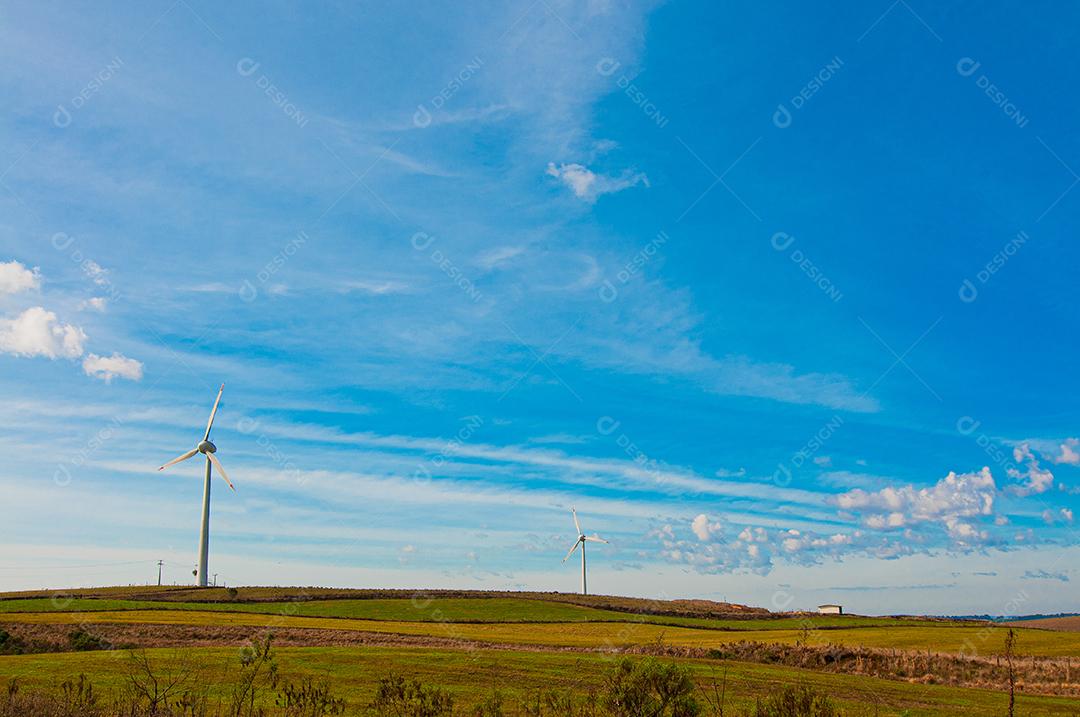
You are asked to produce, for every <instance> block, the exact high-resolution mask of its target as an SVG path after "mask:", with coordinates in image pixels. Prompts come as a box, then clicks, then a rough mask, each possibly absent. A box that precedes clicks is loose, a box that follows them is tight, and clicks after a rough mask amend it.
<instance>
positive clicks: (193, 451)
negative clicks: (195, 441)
mask: <svg viewBox="0 0 1080 717" xmlns="http://www.w3.org/2000/svg"><path fill="white" fill-rule="evenodd" d="M198 452H199V449H198V448H192V449H191V450H190V451H188V452H187V453H185V454H184V455H182V456H177V457H176V458H173V459H172V460H171V461H169V462H168V463H166V464H165V465H163V466H161V467H160V468H158V470H159V471H163V470H165V469H166V468H168V467H169V466H171V465H174V464H176V463H179V462H180V461H186V460H187V459H188V458H191V457H192V456H193V455H195V454H196V453H198Z"/></svg>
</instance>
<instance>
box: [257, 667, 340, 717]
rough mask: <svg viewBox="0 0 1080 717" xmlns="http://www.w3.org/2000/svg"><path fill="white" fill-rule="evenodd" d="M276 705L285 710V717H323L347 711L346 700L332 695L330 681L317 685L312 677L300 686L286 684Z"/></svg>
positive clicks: (302, 681) (305, 679)
mask: <svg viewBox="0 0 1080 717" xmlns="http://www.w3.org/2000/svg"><path fill="white" fill-rule="evenodd" d="M274 704H276V705H277V706H278V707H284V708H285V709H284V712H283V714H284V717H323V715H339V714H341V713H342V712H344V711H345V700H340V699H337V698H335V697H333V696H332V695H331V694H330V683H329V682H328V681H326V680H322V681H321V682H317V683H316V682H313V681H312V679H311V678H310V677H305V678H304V679H303V680H301V682H300V684H298V685H293V684H291V683H286V684H285V686H284V687H282V688H281V692H279V693H278V695H277V699H276V700H275V701H274Z"/></svg>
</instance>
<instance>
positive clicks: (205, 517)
mask: <svg viewBox="0 0 1080 717" xmlns="http://www.w3.org/2000/svg"><path fill="white" fill-rule="evenodd" d="M224 390H225V384H221V388H220V389H218V394H217V398H216V399H214V407H213V408H212V409H211V410H210V420H209V421H207V422H206V433H205V434H204V435H203V439H202V440H201V441H199V445H197V446H195V447H194V448H192V449H191V450H190V451H188V452H187V453H185V454H183V455H181V456H177V457H176V458H173V459H172V460H171V461H169V462H168V463H166V464H165V465H163V466H161V467H160V468H158V470H159V471H163V470H165V469H166V468H168V467H169V466H171V465H175V464H176V463H179V462H180V461H186V460H187V459H188V458H191V457H192V456H194V455H195V454H196V453H202V454H204V455H205V456H206V480H205V482H204V483H203V497H202V529H201V530H200V532H199V567H198V571H197V574H198V579H199V587H206V585H207V575H208V573H207V563H208V558H209V553H210V469H211V467H213V468H217V471H218V473H220V474H221V477H222V478H224V479H225V482H226V483H228V484H229V487H230V488H232V490H233V492H235V491H236V488H235V487H233V484H232V481H230V480H229V476H228V475H226V473H225V468H224V467H223V466H222V465H221V461H219V460H218V458H217V456H215V455H214V453H216V452H217V446H215V445H214V444H213V443H211V442H210V429H211V428H213V427H214V416H216V415H217V409H218V404H219V403H221V393H222V392H223V391H224Z"/></svg>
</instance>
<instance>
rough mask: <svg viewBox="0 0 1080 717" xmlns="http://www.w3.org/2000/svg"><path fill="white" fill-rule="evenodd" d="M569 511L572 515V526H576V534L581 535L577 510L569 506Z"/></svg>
mask: <svg viewBox="0 0 1080 717" xmlns="http://www.w3.org/2000/svg"><path fill="white" fill-rule="evenodd" d="M570 512H571V513H573V515H574V527H575V528H577V534H578V535H581V523H579V522H578V519H577V511H576V510H574V509H573V508H571V509H570Z"/></svg>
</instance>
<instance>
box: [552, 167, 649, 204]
mask: <svg viewBox="0 0 1080 717" xmlns="http://www.w3.org/2000/svg"><path fill="white" fill-rule="evenodd" d="M547 174H548V175H549V176H552V177H555V178H556V179H558V180H559V181H561V182H562V183H563V184H565V185H566V186H567V187H569V188H570V189H571V190H572V191H573V192H574V194H575V196H577V197H578V199H584V200H585V201H587V202H595V201H596V199H597V197H599V196H600V195H602V194H613V193H615V192H621V191H622V190H624V189H629V188H630V187H633V186H636V185H638V184H644V185H645V186H646V187H648V186H649V178H648V177H646V176H645V174H644V173H643V172H634V171H632V170H629V169H627V170H624V171H623V173H622V174H620V175H619V176H617V177H609V176H607V175H604V174H596V173H595V172H593V171H592V170H590V169H589V168H588V167H585V166H583V165H580V164H560V165H559V166H558V167H556V166H555V163H554V162H549V163H548V166H547Z"/></svg>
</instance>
